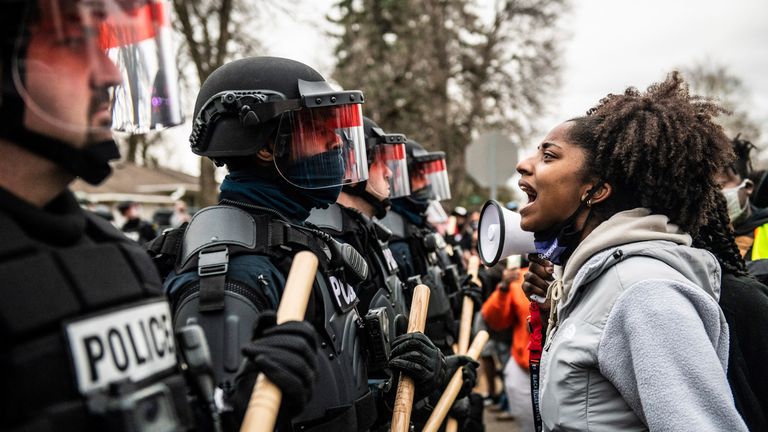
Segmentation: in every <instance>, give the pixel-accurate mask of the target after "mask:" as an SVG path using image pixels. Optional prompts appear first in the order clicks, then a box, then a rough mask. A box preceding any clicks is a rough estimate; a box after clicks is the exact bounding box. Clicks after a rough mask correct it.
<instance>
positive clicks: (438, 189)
mask: <svg viewBox="0 0 768 432" xmlns="http://www.w3.org/2000/svg"><path fill="white" fill-rule="evenodd" d="M427 157H428V158H429V160H427V161H424V162H421V163H420V166H421V169H422V170H423V172H424V174H425V176H426V178H427V183H428V184H429V185H430V186H431V187H432V192H433V193H434V194H435V199H436V200H438V201H444V200H448V199H451V184H450V183H449V181H448V169H447V167H446V164H445V153H443V152H433V153H429V155H428V156H427Z"/></svg>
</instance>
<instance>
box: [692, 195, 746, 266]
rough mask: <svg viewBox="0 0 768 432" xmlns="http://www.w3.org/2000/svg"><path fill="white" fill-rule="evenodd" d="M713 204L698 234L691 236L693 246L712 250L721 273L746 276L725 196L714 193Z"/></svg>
mask: <svg viewBox="0 0 768 432" xmlns="http://www.w3.org/2000/svg"><path fill="white" fill-rule="evenodd" d="M715 204H716V205H715V206H714V207H712V208H711V209H709V211H708V212H707V214H706V217H707V221H706V222H705V223H704V225H702V226H701V228H700V229H699V233H698V235H696V237H694V238H693V246H694V247H697V248H701V249H706V250H708V251H710V252H712V254H713V255H714V256H715V258H717V262H718V263H720V267H721V268H722V269H723V273H732V274H735V275H738V276H746V275H747V265H746V263H745V262H744V258H742V257H741V253H740V252H739V247H738V246H736V239H735V237H734V234H733V228H731V219H730V218H729V217H728V205H727V204H726V202H725V197H724V196H723V195H722V194H717V195H715Z"/></svg>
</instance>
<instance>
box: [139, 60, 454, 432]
mask: <svg viewBox="0 0 768 432" xmlns="http://www.w3.org/2000/svg"><path fill="white" fill-rule="evenodd" d="M362 102H363V95H362V93H361V92H359V91H338V90H334V89H333V88H331V87H330V86H329V85H328V83H327V82H326V81H325V80H324V79H323V77H322V76H321V75H320V74H319V73H317V72H316V71H315V70H313V69H312V68H310V67H308V66H306V65H304V64H301V63H298V62H295V61H292V60H288V59H282V58H274V57H256V58H245V59H241V60H237V61H233V62H231V63H229V64H226V65H224V66H222V67H220V68H219V69H217V70H216V71H214V73H213V74H211V76H210V77H209V78H208V79H207V80H206V81H205V83H203V86H202V88H201V90H200V94H199V95H198V98H197V103H196V105H195V121H194V125H193V132H192V135H191V138H190V141H191V144H192V150H193V152H195V153H196V154H199V155H204V156H207V157H209V158H211V159H212V160H213V161H214V162H215V163H217V164H219V165H226V166H227V168H228V170H229V173H228V174H227V176H226V178H225V179H224V182H223V183H222V185H221V196H220V198H221V202H220V205H218V206H214V207H209V208H207V209H203V210H201V211H199V212H198V213H197V214H196V215H195V216H194V217H193V219H192V220H191V221H190V223H189V225H188V226H187V227H186V228H185V229H182V230H177V231H170V232H168V233H166V235H165V236H163V237H161V238H158V239H157V240H156V241H154V242H153V243H152V244H151V245H150V250H151V251H153V252H154V253H157V254H159V255H160V257H161V258H162V257H167V256H169V255H170V256H173V257H174V258H173V263H174V267H175V268H174V271H173V272H172V273H171V274H170V275H169V277H168V278H167V279H166V282H165V287H166V290H167V291H168V293H169V294H170V297H171V299H172V304H173V310H174V321H175V325H176V326H181V325H184V324H185V323H187V322H198V323H199V324H200V325H201V326H202V327H203V329H204V330H205V331H206V333H207V334H209V335H210V336H209V338H208V339H209V341H210V344H211V346H212V355H213V364H214V373H215V374H216V380H217V385H218V392H219V393H220V394H221V396H222V398H221V400H223V403H222V404H220V407H219V408H220V409H221V410H222V411H224V412H227V410H230V409H231V410H232V411H231V412H232V415H231V420H232V422H231V426H232V427H233V428H236V427H237V425H238V423H239V421H238V420H239V417H240V416H241V415H242V413H243V412H242V409H243V408H244V405H245V403H246V402H247V399H248V396H249V395H250V391H251V388H252V385H253V379H254V377H255V375H256V372H263V373H264V374H265V375H266V376H267V377H268V378H269V379H270V380H271V381H272V382H274V383H275V384H276V385H277V386H278V387H279V388H280V389H281V390H282V392H283V401H282V404H281V415H280V417H279V419H278V428H279V429H280V430H297V431H298V430H301V431H321V430H323V431H324V430H334V431H337V430H338V431H357V430H367V429H369V428H370V427H371V425H372V424H373V422H374V420H375V419H376V409H375V401H374V399H373V395H372V393H371V392H370V390H369V388H368V383H367V378H368V373H367V367H366V361H365V357H364V352H363V351H362V344H361V338H362V334H361V328H362V327H363V323H362V319H361V316H360V314H359V313H358V309H357V306H358V303H359V299H358V298H357V296H356V294H355V289H354V286H356V285H357V284H358V283H359V282H360V281H362V280H365V279H366V278H367V276H368V268H367V265H366V264H365V261H364V260H362V258H361V257H360V255H359V254H358V253H357V252H356V251H354V249H353V248H352V247H350V246H348V245H343V244H341V243H339V242H337V241H335V240H334V239H332V238H331V237H330V236H328V235H327V234H325V233H323V232H322V231H320V230H317V229H315V228H313V227H312V226H310V225H307V224H305V223H304V221H305V220H306V218H307V217H308V216H309V213H310V209H312V208H313V207H327V206H328V205H329V204H332V203H334V202H335V201H336V199H337V197H338V195H339V192H340V190H341V188H342V186H343V185H346V184H353V183H355V182H358V181H361V180H365V179H366V178H367V177H368V164H367V158H366V153H365V140H364V134H363V121H362V113H361V104H362ZM300 250H310V251H312V252H314V253H315V254H316V255H317V256H318V258H319V261H320V266H319V270H318V275H317V277H316V280H315V285H314V287H313V293H312V296H311V299H310V304H309V305H308V309H307V316H306V321H302V322H288V323H283V324H280V325H276V324H275V314H274V310H275V309H276V307H277V305H278V303H279V301H280V296H281V293H282V290H283V287H284V285H285V279H286V276H287V272H288V270H289V267H290V263H291V259H292V257H293V255H294V254H295V253H296V252H297V251H300ZM213 335H215V337H214V336H213ZM241 351H242V354H243V355H241ZM243 356H244V357H245V358H246V359H247V360H248V361H246V362H245V363H243ZM421 366H428V367H427V368H426V369H428V370H429V371H430V372H429V373H425V374H423V375H425V377H426V380H432V381H435V382H438V380H437V378H432V375H438V374H441V373H444V368H442V367H440V366H442V365H440V364H437V365H434V364H430V365H421ZM414 367H415V366H414ZM425 377H423V376H420V378H425Z"/></svg>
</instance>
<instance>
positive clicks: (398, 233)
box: [380, 211, 407, 238]
mask: <svg viewBox="0 0 768 432" xmlns="http://www.w3.org/2000/svg"><path fill="white" fill-rule="evenodd" d="M380 222H381V224H382V225H384V226H385V227H387V228H388V229H389V230H390V231H391V232H392V235H393V236H395V237H396V238H405V237H407V236H406V229H405V219H404V218H403V216H401V215H399V214H398V213H396V212H393V211H388V212H387V215H386V216H384V218H383V219H380Z"/></svg>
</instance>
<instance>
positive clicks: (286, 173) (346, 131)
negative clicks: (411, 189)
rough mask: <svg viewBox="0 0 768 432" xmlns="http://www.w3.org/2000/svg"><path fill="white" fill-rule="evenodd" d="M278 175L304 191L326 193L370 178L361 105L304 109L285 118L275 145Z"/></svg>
mask: <svg viewBox="0 0 768 432" xmlns="http://www.w3.org/2000/svg"><path fill="white" fill-rule="evenodd" d="M274 161H275V167H276V168H277V171H278V173H280V175H281V176H282V177H283V178H284V179H285V180H286V181H287V182H289V183H291V184H292V185H294V186H297V187H299V188H302V189H323V188H332V187H339V186H342V185H345V184H350V183H357V182H359V181H362V180H366V179H367V178H368V162H367V157H366V153H365V136H364V134H363V114H362V109H361V105H360V104H359V103H352V104H345V105H330V106H318V107H306V106H304V107H302V108H300V109H298V110H295V111H288V112H285V113H283V114H282V116H281V118H280V126H279V127H278V131H277V136H276V138H275V144H274Z"/></svg>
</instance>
